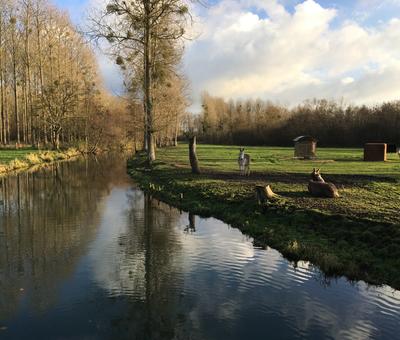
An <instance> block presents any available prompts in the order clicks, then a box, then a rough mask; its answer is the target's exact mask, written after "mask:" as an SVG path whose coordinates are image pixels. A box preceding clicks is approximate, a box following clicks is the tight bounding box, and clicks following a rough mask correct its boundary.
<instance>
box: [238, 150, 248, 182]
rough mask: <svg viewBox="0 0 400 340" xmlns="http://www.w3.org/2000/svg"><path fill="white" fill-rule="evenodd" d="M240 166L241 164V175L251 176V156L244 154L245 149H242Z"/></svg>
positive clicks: (239, 159)
mask: <svg viewBox="0 0 400 340" xmlns="http://www.w3.org/2000/svg"><path fill="white" fill-rule="evenodd" d="M238 164H239V171H240V174H241V175H243V176H245V175H247V176H249V175H250V155H248V154H247V153H244V148H240V152H239V158H238Z"/></svg>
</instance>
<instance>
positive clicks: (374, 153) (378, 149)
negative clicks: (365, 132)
mask: <svg viewBox="0 0 400 340" xmlns="http://www.w3.org/2000/svg"><path fill="white" fill-rule="evenodd" d="M386 154H387V145H386V144H385V143H366V144H365V145H364V161H366V162H385V161H386Z"/></svg>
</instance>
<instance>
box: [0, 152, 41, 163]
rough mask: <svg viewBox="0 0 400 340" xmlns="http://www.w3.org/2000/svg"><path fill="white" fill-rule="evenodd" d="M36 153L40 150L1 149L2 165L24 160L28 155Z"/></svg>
mask: <svg viewBox="0 0 400 340" xmlns="http://www.w3.org/2000/svg"><path fill="white" fill-rule="evenodd" d="M35 152H38V150H36V149H33V148H23V149H18V150H15V149H0V164H8V163H10V162H11V161H13V160H14V159H24V158H25V157H26V155H28V154H30V153H35Z"/></svg>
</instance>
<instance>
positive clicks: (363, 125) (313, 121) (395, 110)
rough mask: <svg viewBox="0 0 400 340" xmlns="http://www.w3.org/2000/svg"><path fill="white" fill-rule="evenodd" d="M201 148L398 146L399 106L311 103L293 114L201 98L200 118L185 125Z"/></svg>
mask: <svg viewBox="0 0 400 340" xmlns="http://www.w3.org/2000/svg"><path fill="white" fill-rule="evenodd" d="M188 127H189V128H190V129H195V130H196V131H197V133H198V135H199V137H200V139H201V140H202V141H203V142H208V143H223V144H237V145H283V146H285V145H292V140H293V138H294V137H296V136H300V135H312V136H313V137H315V138H317V139H318V140H319V144H321V145H325V146H361V145H363V144H364V143H365V142H367V141H386V142H391V143H400V101H398V102H390V103H384V104H382V105H377V106H374V107H367V106H353V105H345V104H344V103H340V102H334V101H327V100H312V101H306V102H304V103H303V104H301V105H298V106H296V107H294V108H291V109H289V108H287V107H284V106H280V105H277V104H273V103H271V102H269V101H262V100H260V99H257V100H250V99H249V100H244V101H242V100H237V101H233V100H229V101H225V100H224V99H222V98H218V97H213V96H210V95H209V94H208V93H204V94H203V96H202V113H201V114H200V116H198V117H196V118H194V119H193V120H192V121H191V122H189V123H188Z"/></svg>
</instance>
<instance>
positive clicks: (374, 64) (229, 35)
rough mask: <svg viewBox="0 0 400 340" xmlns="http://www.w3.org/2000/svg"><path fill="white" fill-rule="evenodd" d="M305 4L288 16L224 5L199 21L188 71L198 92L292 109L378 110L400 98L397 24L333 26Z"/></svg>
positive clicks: (272, 4)
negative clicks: (313, 101)
mask: <svg viewBox="0 0 400 340" xmlns="http://www.w3.org/2000/svg"><path fill="white" fill-rule="evenodd" d="M337 16H338V13H337V11H336V10H335V9H333V8H324V7H322V6H321V5H319V4H318V3H317V2H316V1H313V0H306V1H304V2H302V3H300V4H298V5H297V6H296V7H295V8H294V12H293V13H289V12H288V11H287V10H285V8H284V7H283V6H282V5H281V4H280V3H279V2H278V1H272V0H271V1H263V0H223V1H221V2H220V3H218V4H217V5H215V6H213V7H211V8H210V9H209V10H208V11H207V13H206V15H205V16H203V17H202V18H201V19H202V20H201V28H202V29H201V30H202V35H201V36H200V37H199V38H198V39H197V40H196V41H194V42H191V43H190V44H189V45H188V47H187V52H186V55H185V71H186V72H187V73H188V75H189V79H190V80H191V81H192V88H193V92H194V96H195V102H196V100H197V101H198V96H199V94H200V92H201V91H203V90H207V91H209V92H210V93H211V94H213V95H218V96H223V97H226V98H228V97H232V98H239V97H242V98H243V97H261V98H264V99H271V100H276V101H281V102H284V103H288V104H295V103H297V102H299V101H302V100H304V99H307V98H313V97H318V98H320V97H328V98H338V99H339V98H344V99H345V100H346V101H351V102H365V103H374V102H377V101H384V100H392V99H396V98H397V99H400V86H399V84H400V82H399V79H400V20H399V19H392V20H389V21H387V22H385V23H381V24H380V25H379V26H376V27H374V28H371V27H369V28H366V27H363V26H361V24H359V23H357V22H355V21H351V20H348V21H345V22H342V23H341V24H339V25H338V24H337V23H335V25H333V21H334V20H336V19H337Z"/></svg>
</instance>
